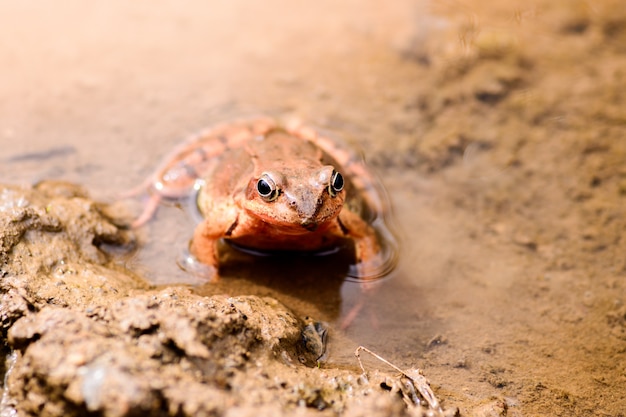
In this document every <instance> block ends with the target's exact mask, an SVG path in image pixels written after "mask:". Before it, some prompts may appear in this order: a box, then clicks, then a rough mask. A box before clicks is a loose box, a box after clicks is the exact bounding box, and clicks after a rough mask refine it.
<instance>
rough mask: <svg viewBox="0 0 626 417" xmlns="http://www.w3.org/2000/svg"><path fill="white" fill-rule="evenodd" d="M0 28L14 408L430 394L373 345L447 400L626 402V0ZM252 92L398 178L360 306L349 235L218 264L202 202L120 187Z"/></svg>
mask: <svg viewBox="0 0 626 417" xmlns="http://www.w3.org/2000/svg"><path fill="white" fill-rule="evenodd" d="M278 10H280V12H278ZM69 22H72V24H69ZM0 34H2V36H0V60H1V61H3V62H7V63H9V65H8V66H6V67H5V70H4V71H3V80H4V82H3V83H0V95H1V96H2V97H3V100H2V101H0V115H1V119H0V123H1V125H0V145H1V150H0V152H1V153H0V182H2V183H3V185H2V186H1V187H0V225H1V228H0V274H1V280H0V295H1V297H2V298H1V301H0V318H1V322H0V323H1V325H2V340H3V343H2V349H3V352H4V353H5V355H6V358H7V360H6V363H5V364H4V365H3V366H2V367H0V368H1V369H2V370H3V371H4V372H3V373H5V374H6V375H7V377H6V379H5V381H4V383H3V397H2V403H1V404H2V405H1V407H2V408H1V412H2V415H14V413H17V415H55V416H56V415H109V416H130V415H139V414H147V413H151V414H155V415H236V416H240V415H252V414H254V415H287V414H292V413H293V412H298V413H301V414H303V415H340V414H341V415H354V416H360V415H368V416H376V415H397V416H402V415H424V414H425V413H426V411H425V409H424V408H419V407H410V406H407V404H406V402H405V400H406V398H407V397H406V396H404V397H403V395H402V394H403V393H406V388H401V385H399V383H398V376H397V375H396V374H394V371H393V369H391V368H388V367H386V365H385V364H384V363H382V362H380V361H377V360H375V359H374V358H372V357H368V356H366V355H362V356H363V359H364V366H365V368H366V370H367V371H368V373H369V381H366V380H365V379H364V378H363V377H361V371H360V369H359V367H358V365H357V362H356V360H355V358H354V355H353V352H354V350H355V349H356V347H357V346H359V345H365V346H367V347H368V348H370V349H371V350H372V351H374V352H376V353H378V354H380V355H382V356H383V357H384V358H386V359H388V360H390V361H391V362H393V363H394V364H396V365H397V366H398V367H399V368H401V369H403V370H409V369H415V368H420V369H422V371H423V373H424V375H425V376H426V378H428V379H429V380H430V381H431V387H432V389H433V391H434V393H435V395H437V397H438V398H439V400H441V402H442V404H443V406H444V409H445V412H443V411H442V412H441V413H440V414H442V413H444V414H446V415H453V414H454V413H455V412H456V411H455V410H456V408H457V407H458V409H459V413H460V415H463V416H525V415H550V416H552V415H563V416H570V415H576V416H588V415H603V416H623V415H624V413H625V410H626V389H625V388H624V382H625V380H626V370H625V369H626V368H625V365H624V364H625V363H626V357H625V355H626V307H625V306H626V290H625V284H624V280H625V278H626V260H625V258H624V253H625V252H626V247H625V245H626V243H625V242H624V239H623V235H624V232H625V231H626V220H625V219H626V213H625V210H626V209H625V207H626V206H625V201H626V200H625V199H626V168H625V167H626V165H625V163H624V162H625V161H626V102H625V100H626V99H625V98H624V95H623V94H622V93H621V92H622V91H626V71H625V70H624V68H626V48H625V47H624V45H626V11H625V10H624V8H623V7H622V5H621V4H620V2H618V1H609V0H607V1H604V2H600V3H598V2H594V3H592V2H586V1H574V2H571V1H551V2H547V1H531V2H524V3H523V4H522V3H519V2H515V1H506V2H500V3H498V4H497V5H496V4H494V3H493V2H483V1H480V0H473V1H468V2H463V3H461V2H437V3H432V2H419V1H416V2H411V1H401V2H394V3H393V4H392V5H389V4H386V3H385V4H383V2H380V1H374V0H371V1H365V2H363V1H358V2H356V1H355V2H352V1H345V2H330V1H329V2H323V1H322V2H317V3H316V4H315V5H313V4H308V5H299V6H298V5H293V4H291V3H288V2H284V1H280V0H272V1H270V2H267V3H265V4H264V5H263V6H261V5H260V4H252V2H247V1H243V0H242V1H234V2H229V3H228V4H219V5H211V6H209V5H206V4H204V3H202V2H197V3H192V4H188V5H187V6H186V7H185V8H182V7H180V6H178V5H177V4H174V3H169V2H156V3H151V4H147V3H146V4H143V3H133V4H126V3H124V4H122V3H121V2H109V3H107V4H106V5H99V6H93V8H88V7H87V6H86V5H83V4H82V3H81V2H75V1H71V0H67V1H63V2H61V3H59V4H58V8H57V9H54V10H47V9H45V10H44V8H43V7H42V6H40V5H38V4H36V3H35V2H30V1H21V2H17V1H7V2H4V3H2V4H1V5H0ZM16 39H19V40H20V42H19V43H17V42H15V41H14V40H16ZM41 39H46V42H42V41H41ZM247 114H267V115H270V116H277V117H293V116H297V117H299V118H301V119H302V120H304V121H305V123H307V124H310V125H312V126H315V127H316V128H319V129H321V130H323V131H326V130H327V131H331V132H333V134H336V135H337V136H339V137H342V138H344V139H345V140H346V142H349V143H350V144H351V145H354V146H355V147H356V148H360V149H361V150H363V152H364V155H365V159H366V161H367V162H368V163H369V165H371V166H372V167H373V168H374V169H375V170H376V171H377V173H378V174H379V176H380V178H381V181H382V183H383V184H384V185H385V187H386V188H387V190H388V193H389V195H390V199H391V201H392V203H393V207H394V224H395V227H396V229H397V230H398V232H399V235H400V236H399V238H400V239H399V241H400V248H401V250H400V254H399V263H398V266H397V268H396V269H395V270H394V271H393V272H392V273H391V274H390V275H389V276H388V277H387V278H386V279H385V280H382V281H381V282H380V283H379V285H378V286H377V288H376V291H374V292H373V293H371V294H368V295H367V296H366V297H367V299H366V303H365V305H364V307H363V309H362V310H361V312H360V314H359V315H358V317H356V319H355V320H354V322H353V323H351V325H350V326H349V327H348V328H347V329H345V330H341V329H340V325H341V323H342V319H343V318H345V317H346V315H347V314H349V312H350V311H351V309H352V308H354V306H355V305H357V304H359V302H361V301H362V297H364V295H363V294H362V292H361V290H360V288H359V285H358V284H357V283H352V282H347V281H346V280H345V275H346V271H347V269H348V268H349V264H350V260H349V258H350V253H349V251H348V252H347V253H343V252H342V253H337V254H333V255H332V257H331V258H327V260H328V262H327V264H331V265H332V267H331V268H329V267H328V265H325V263H323V262H319V259H318V258H315V257H311V258H307V257H303V258H285V259H277V258H261V259H258V257H255V256H252V255H249V254H243V253H240V252H238V251H236V250H232V249H230V248H228V247H225V248H224V261H225V263H224V265H225V267H224V271H223V279H221V280H220V282H219V283H217V284H210V283H209V284H207V283H204V282H203V281H202V280H199V279H197V278H195V277H193V276H190V274H188V273H185V272H184V271H181V270H180V269H179V268H178V267H177V266H176V259H177V257H179V256H180V254H181V253H183V252H184V248H185V247H186V245H187V244H188V240H189V238H190V237H191V234H192V231H193V228H194V225H195V223H196V222H197V218H196V217H194V216H195V214H194V213H193V210H191V209H189V205H188V203H187V202H184V201H182V202H177V203H172V204H166V205H164V206H162V207H160V208H159V211H158V212H157V214H156V217H155V219H154V220H153V221H151V222H150V223H149V224H148V225H147V226H146V227H144V228H141V229H139V230H136V231H131V230H129V229H128V228H127V227H126V226H125V225H126V224H128V223H129V222H130V221H131V220H132V219H133V217H134V216H136V215H137V214H138V213H139V212H141V209H142V207H143V203H144V202H143V201H142V200H141V199H135V200H132V199H131V200H129V199H126V200H124V199H120V198H119V196H120V194H121V193H122V192H124V191H125V190H128V189H131V188H132V187H134V186H136V185H138V184H140V183H141V182H142V181H143V180H144V179H145V178H146V176H147V175H148V174H149V173H150V172H151V171H152V170H153V169H154V167H155V165H156V164H158V161H159V160H160V159H161V158H162V157H163V156H164V155H167V154H168V153H169V152H170V150H171V149H172V148H173V147H174V146H175V145H176V144H177V143H178V142H179V141H180V140H181V139H182V138H184V137H185V136H187V135H188V134H190V133H193V132H195V131H198V130H200V129H202V128H204V127H206V126H208V125H211V124H212V123H214V122H216V121H223V120H228V119H231V118H233V117H239V116H242V115H247ZM33 184H34V185H33ZM322 330H326V333H324V332H323V331H322ZM324 337H327V338H328V344H327V345H325V344H324V343H323V341H322V339H323V338H324ZM324 346H325V347H326V349H325V350H324V349H323V347H324Z"/></svg>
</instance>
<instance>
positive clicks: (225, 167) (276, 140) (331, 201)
mask: <svg viewBox="0 0 626 417" xmlns="http://www.w3.org/2000/svg"><path fill="white" fill-rule="evenodd" d="M199 179H200V180H201V181H202V182H201V183H202V186H201V188H200V190H199V192H198V201H197V202H198V208H199V209H200V212H201V213H202V215H203V217H204V220H203V221H202V222H201V223H200V224H199V225H198V226H197V227H196V230H195V232H194V235H193V239H192V242H191V246H190V250H191V253H192V254H193V255H194V256H195V257H196V258H197V259H198V260H199V261H200V262H202V263H204V264H206V265H208V266H210V267H213V268H215V269H216V270H217V267H218V259H219V258H218V254H217V242H218V240H219V239H226V240H229V241H232V242H233V243H235V244H237V245H239V246H242V247H247V248H250V249H255V250H263V251H272V250H281V251H282V250H296V251H320V250H325V249H328V248H332V247H335V246H337V245H338V244H339V243H340V242H341V241H345V240H346V239H347V240H351V241H353V242H354V245H355V253H356V257H357V259H356V261H357V264H356V265H357V275H358V276H359V277H360V278H363V279H367V278H373V277H377V276H380V275H381V274H383V273H385V272H386V269H388V267H389V265H388V264H389V262H388V261H389V259H385V258H388V257H389V256H386V255H383V250H382V246H381V244H380V242H379V240H378V239H379V238H378V234H377V232H376V230H375V229H374V227H373V226H372V225H371V224H370V221H371V220H373V219H375V218H376V216H378V217H382V212H383V210H384V203H385V200H384V198H383V196H384V194H382V191H381V189H380V187H378V186H377V183H376V181H375V179H374V177H373V176H372V175H371V174H370V173H369V171H368V170H367V168H366V166H365V165H364V163H363V162H362V160H361V159H360V158H358V157H357V156H356V155H355V154H354V153H352V152H350V151H349V150H347V148H345V147H339V146H338V144H337V142H336V141H333V140H332V139H329V138H327V137H324V136H320V135H318V134H317V133H316V131H314V130H313V129H310V128H307V127H305V126H302V125H300V124H298V123H292V124H287V125H285V126H281V125H279V124H278V123H277V122H276V121H275V120H273V119H270V118H257V119H254V120H248V121H237V122H232V123H228V124H222V125H218V126H216V127H214V128H211V129H209V130H207V131H204V132H202V133H201V134H199V135H197V136H195V137H193V138H191V139H190V140H189V141H187V142H185V143H183V144H182V145H181V146H180V147H179V148H178V149H176V150H175V151H174V153H173V154H172V155H171V156H170V157H169V158H168V159H167V160H166V162H165V164H164V165H163V167H162V168H161V169H159V170H158V171H157V172H156V173H155V174H154V175H153V176H152V177H151V178H150V179H149V180H148V181H147V183H146V184H144V185H143V186H142V189H145V188H149V189H150V190H151V191H152V196H151V199H150V202H149V203H148V204H147V205H146V208H145V210H144V212H143V213H142V215H141V216H140V217H139V218H138V219H137V220H136V221H135V222H134V223H133V226H134V227H138V226H141V225H142V224H144V223H146V222H147V221H148V220H149V219H150V218H151V217H152V215H153V213H154V211H155V210H156V208H157V206H158V203H159V201H160V200H161V199H162V198H164V197H165V198H182V197H185V196H188V195H189V194H190V193H191V191H192V190H193V188H194V184H198V182H197V180H199ZM380 232H381V230H379V234H380ZM382 234H384V235H388V232H387V230H386V228H384V230H382Z"/></svg>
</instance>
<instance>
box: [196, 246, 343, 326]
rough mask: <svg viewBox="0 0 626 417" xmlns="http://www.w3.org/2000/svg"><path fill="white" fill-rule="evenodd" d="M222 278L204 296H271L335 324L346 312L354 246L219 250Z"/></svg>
mask: <svg viewBox="0 0 626 417" xmlns="http://www.w3.org/2000/svg"><path fill="white" fill-rule="evenodd" d="M220 252H221V258H220V278H219V279H218V280H216V281H209V282H207V283H206V284H205V285H202V286H201V287H199V288H197V292H198V293H200V294H202V295H213V294H224V293H226V294H229V295H232V296H238V295H257V296H261V297H263V296H268V297H273V298H276V299H277V300H279V301H280V302H282V303H283V304H285V305H286V306H287V307H289V308H290V309H292V310H293V311H294V312H295V313H296V314H298V315H300V316H311V317H314V318H315V319H316V320H323V321H327V322H335V321H337V320H338V319H340V317H339V316H340V312H341V310H342V305H341V304H342V300H341V286H342V285H343V283H344V282H345V280H346V277H347V276H348V274H349V271H350V266H351V264H353V263H354V255H355V254H354V248H353V247H352V245H350V244H346V245H343V246H340V247H339V248H337V249H335V250H333V251H330V252H325V253H319V254H315V253H302V252H276V253H264V254H258V253H247V252H245V251H243V250H241V249H240V248H235V247H232V246H231V245H230V244H227V243H222V244H221V247H220Z"/></svg>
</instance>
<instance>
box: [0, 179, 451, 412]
mask: <svg viewBox="0 0 626 417" xmlns="http://www.w3.org/2000/svg"><path fill="white" fill-rule="evenodd" d="M107 210H108V208H107V207H106V206H104V205H100V204H97V203H95V202H93V201H91V200H90V199H89V198H88V196H87V194H86V193H85V191H84V190H82V189H81V188H79V187H77V186H74V185H71V184H66V183H55V182H45V183H41V184H38V185H37V186H35V187H33V188H32V189H31V188H19V187H10V186H0V262H1V264H0V268H1V277H2V279H1V281H0V298H1V303H0V317H1V324H2V327H1V329H2V340H3V348H4V350H5V352H6V353H7V355H8V360H7V362H8V364H9V366H8V368H10V369H9V371H8V372H7V370H6V369H5V372H7V378H6V380H5V384H4V395H3V400H2V410H0V411H2V413H3V415H4V414H8V413H9V414H12V413H14V412H16V413H17V415H25V416H27V415H37V416H79V415H103V416H134V415H146V414H150V415H152V414H154V415H164V416H167V415H169V416H202V415H225V416H230V415H238V416H245V415H255V416H259V415H268V416H269V415H272V416H280V415H287V414H291V413H293V411H294V409H299V410H298V411H299V412H300V413H301V414H302V415H308V414H315V415H320V414H322V415H337V414H339V413H342V414H345V415H348V416H360V415H368V416H377V415H381V416H382V415H385V416H403V415H412V416H419V415H426V414H427V413H430V414H428V415H444V412H443V411H441V410H430V411H428V410H426V409H425V408H424V407H421V406H412V407H407V406H406V405H405V403H404V401H403V398H402V395H400V394H401V392H400V390H398V389H392V387H391V385H392V384H390V383H388V382H385V381H389V380H390V379H391V380H393V378H394V377H392V376H390V375H389V374H384V373H379V372H375V373H374V374H373V375H371V376H370V378H369V381H370V382H367V380H366V379H364V378H361V377H360V376H359V373H358V372H352V371H349V370H332V369H322V368H321V367H320V366H317V365H319V364H318V359H319V357H320V356H321V355H322V354H323V342H322V341H321V339H320V338H321V336H319V335H318V332H316V331H315V330H316V329H319V326H316V323H314V322H313V321H312V320H303V319H301V318H299V317H297V316H296V315H295V314H294V313H292V312H291V311H289V310H288V309H287V308H286V307H285V306H283V305H282V304H280V303H279V302H278V301H276V300H274V299H271V298H259V297H255V296H244V297H229V296H226V295H223V296H212V297H203V296H199V295H196V294H193V293H192V292H191V291H190V290H189V289H187V288H183V287H168V288H160V289H156V288H151V287H149V286H148V285H146V284H145V283H144V282H143V281H142V280H140V279H139V278H137V277H136V276H134V275H133V274H132V273H130V272H129V271H127V270H126V269H124V267H123V265H122V264H121V262H122V261H121V260H122V259H123V256H122V254H123V252H125V251H131V250H132V249H133V248H134V237H133V235H132V232H130V231H128V230H127V229H125V228H124V227H122V226H120V225H119V224H117V223H118V222H117V221H116V220H114V219H112V218H111V217H110V216H109V215H108V214H107ZM455 413H456V411H455V410H452V411H450V412H448V413H445V415H454V414H455Z"/></svg>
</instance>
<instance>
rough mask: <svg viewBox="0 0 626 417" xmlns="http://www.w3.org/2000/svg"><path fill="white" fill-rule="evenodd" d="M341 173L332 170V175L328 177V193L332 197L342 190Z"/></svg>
mask: <svg viewBox="0 0 626 417" xmlns="http://www.w3.org/2000/svg"><path fill="white" fill-rule="evenodd" d="M343 185H344V183H343V175H341V174H340V173H338V172H337V171H334V172H333V175H332V177H330V185H329V186H328V193H329V194H330V195H331V196H332V197H334V196H336V195H337V193H338V192H340V191H341V190H343Z"/></svg>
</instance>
